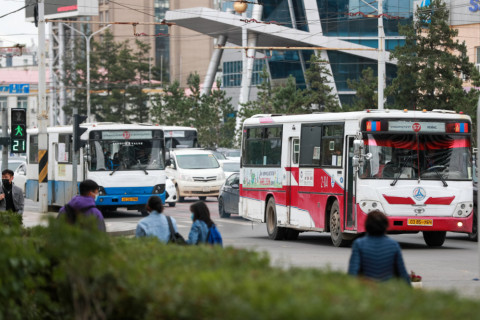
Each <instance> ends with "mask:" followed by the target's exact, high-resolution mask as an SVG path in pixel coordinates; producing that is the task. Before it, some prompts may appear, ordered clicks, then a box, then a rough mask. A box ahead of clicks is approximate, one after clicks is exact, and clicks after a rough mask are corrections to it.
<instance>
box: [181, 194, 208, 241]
mask: <svg viewBox="0 0 480 320" xmlns="http://www.w3.org/2000/svg"><path fill="white" fill-rule="evenodd" d="M190 211H191V213H192V215H191V218H192V221H193V224H192V228H191V229H190V233H189V234H188V240H187V243H188V244H200V243H207V238H208V231H209V229H210V227H211V226H213V225H214V223H213V221H212V220H211V219H210V211H209V210H208V207H207V205H206V204H205V202H203V201H197V202H195V203H194V204H192V205H191V206H190Z"/></svg>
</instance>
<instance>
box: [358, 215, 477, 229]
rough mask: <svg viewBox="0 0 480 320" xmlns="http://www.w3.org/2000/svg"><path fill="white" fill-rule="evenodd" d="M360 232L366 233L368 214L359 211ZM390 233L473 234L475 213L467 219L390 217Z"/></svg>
mask: <svg viewBox="0 0 480 320" xmlns="http://www.w3.org/2000/svg"><path fill="white" fill-rule="evenodd" d="M358 212H359V214H358V224H357V226H358V232H366V230H365V220H366V219H367V214H366V213H364V212H363V211H361V210H359V211H358ZM387 217H388V232H417V231H450V232H464V233H471V232H472V226H473V212H472V213H471V214H470V215H469V216H468V217H465V218H456V217H452V216H450V217H435V216H388V215H387Z"/></svg>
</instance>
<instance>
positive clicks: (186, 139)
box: [165, 130, 200, 149]
mask: <svg viewBox="0 0 480 320" xmlns="http://www.w3.org/2000/svg"><path fill="white" fill-rule="evenodd" d="M165 147H166V148H167V149H174V148H198V147H200V145H199V144H198V140H197V131H195V130H165Z"/></svg>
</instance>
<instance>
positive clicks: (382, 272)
mask: <svg viewBox="0 0 480 320" xmlns="http://www.w3.org/2000/svg"><path fill="white" fill-rule="evenodd" d="M387 228H388V218H387V216H386V215H385V214H384V213H383V212H381V211H379V210H374V211H372V212H370V213H368V216H367V219H366V221H365V229H366V230H367V234H366V236H365V237H363V238H359V239H357V240H355V242H354V243H353V248H352V255H351V256H350V263H349V267H348V273H349V274H351V275H354V276H363V277H365V278H369V279H374V280H378V281H387V280H390V279H392V278H400V279H403V280H405V282H407V283H408V284H410V276H409V274H408V272H407V270H406V268H405V264H404V262H403V257H402V251H401V249H400V245H399V244H398V243H397V242H396V241H395V240H393V239H391V238H389V237H387V235H386V232H387Z"/></svg>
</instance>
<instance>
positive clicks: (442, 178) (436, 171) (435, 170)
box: [419, 156, 448, 187]
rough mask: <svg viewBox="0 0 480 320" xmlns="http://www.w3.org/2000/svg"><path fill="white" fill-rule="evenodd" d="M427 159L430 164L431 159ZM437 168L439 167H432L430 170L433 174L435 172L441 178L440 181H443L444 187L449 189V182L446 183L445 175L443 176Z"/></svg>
mask: <svg viewBox="0 0 480 320" xmlns="http://www.w3.org/2000/svg"><path fill="white" fill-rule="evenodd" d="M426 158H427V161H428V162H430V157H428V156H427V157H426ZM437 167H438V166H431V167H430V169H429V170H432V171H433V172H435V174H436V175H437V177H438V178H440V181H442V183H443V186H444V187H448V184H447V181H445V178H444V177H443V174H441V173H440V172H439V171H438V170H437ZM444 168H445V167H444ZM419 178H420V177H419Z"/></svg>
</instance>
